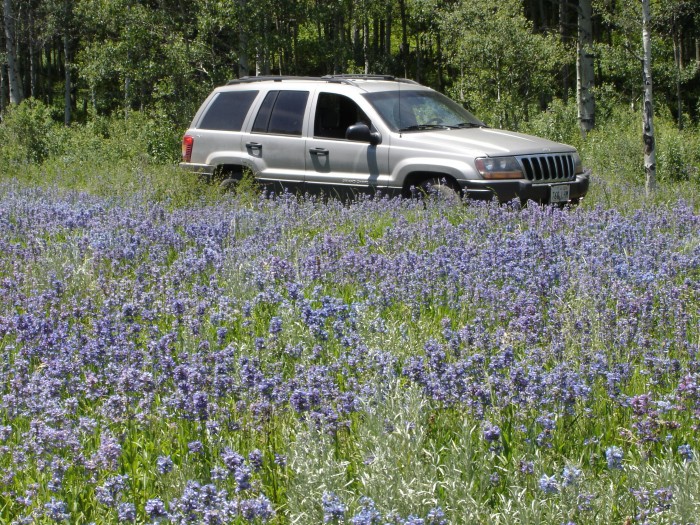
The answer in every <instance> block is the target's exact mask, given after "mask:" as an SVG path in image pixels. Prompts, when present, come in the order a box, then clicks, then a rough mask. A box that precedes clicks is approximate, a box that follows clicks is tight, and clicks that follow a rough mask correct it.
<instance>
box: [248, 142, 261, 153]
mask: <svg viewBox="0 0 700 525" xmlns="http://www.w3.org/2000/svg"><path fill="white" fill-rule="evenodd" d="M245 147H246V148H248V149H252V150H257V151H261V150H262V144H260V143H259V142H246V145H245Z"/></svg>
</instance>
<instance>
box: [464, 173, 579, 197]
mask: <svg viewBox="0 0 700 525" xmlns="http://www.w3.org/2000/svg"><path fill="white" fill-rule="evenodd" d="M590 175H591V170H590V169H588V170H586V171H584V173H583V174H581V175H577V176H576V179H575V180H573V181H567V182H551V183H541V182H539V183H533V182H532V181H529V180H527V179H509V180H461V181H459V184H460V187H461V190H462V193H464V194H465V195H466V196H467V197H468V198H470V199H475V200H492V199H494V198H496V199H498V201H499V202H508V201H511V200H513V199H520V201H521V202H527V201H529V200H532V201H535V202H539V203H542V204H547V203H549V200H550V193H551V188H552V186H557V185H561V184H566V185H568V186H569V201H570V202H572V201H573V202H576V201H579V200H580V199H581V198H583V197H584V196H585V195H586V193H588V186H589V184H590Z"/></svg>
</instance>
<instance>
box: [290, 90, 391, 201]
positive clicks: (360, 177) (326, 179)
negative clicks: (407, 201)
mask: <svg viewBox="0 0 700 525" xmlns="http://www.w3.org/2000/svg"><path fill="white" fill-rule="evenodd" d="M358 122H364V123H365V124H368V125H369V126H371V122H370V120H369V118H368V117H367V115H366V114H365V113H364V112H363V111H362V109H361V108H360V107H359V106H358V105H357V104H356V103H355V102H354V101H353V100H352V99H350V98H349V97H346V96H344V95H339V94H336V93H325V92H321V93H319V95H318V99H317V102H316V108H315V112H314V120H313V130H312V131H311V136H310V137H309V139H308V140H307V141H306V151H305V155H306V180H305V184H304V190H305V191H307V192H309V193H325V194H327V195H331V196H338V197H341V198H346V197H348V196H352V195H355V194H357V193H374V192H376V190H377V189H378V188H381V187H383V186H385V185H386V184H385V179H386V176H387V170H388V164H389V154H388V151H389V150H388V147H387V146H382V145H381V144H379V145H377V146H373V145H371V144H369V143H366V142H355V141H351V140H347V139H346V138H345V131H346V130H347V128H348V126H351V125H353V124H356V123H358Z"/></svg>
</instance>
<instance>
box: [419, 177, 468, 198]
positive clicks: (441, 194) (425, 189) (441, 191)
mask: <svg viewBox="0 0 700 525" xmlns="http://www.w3.org/2000/svg"><path fill="white" fill-rule="evenodd" d="M416 190H417V194H418V196H419V197H428V198H433V199H436V200H439V201H443V202H447V203H449V204H457V203H459V202H461V201H462V198H461V196H460V191H459V188H458V187H457V186H456V185H455V184H454V183H451V182H450V181H448V180H447V179H440V178H438V177H433V178H432V179H427V180H424V181H423V182H421V183H420V184H419V185H418V187H417V188H416Z"/></svg>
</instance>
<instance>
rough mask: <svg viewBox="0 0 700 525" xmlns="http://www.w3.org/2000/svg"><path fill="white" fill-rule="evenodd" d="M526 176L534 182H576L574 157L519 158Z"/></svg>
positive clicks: (541, 156) (535, 156)
mask: <svg viewBox="0 0 700 525" xmlns="http://www.w3.org/2000/svg"><path fill="white" fill-rule="evenodd" d="M518 160H519V161H520V164H521V165H522V167H523V170H524V171H525V176H526V177H527V178H528V180H531V181H533V182H552V181H566V180H574V178H575V174H574V170H575V167H574V157H573V155H569V154H560V155H528V156H526V157H518Z"/></svg>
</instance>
